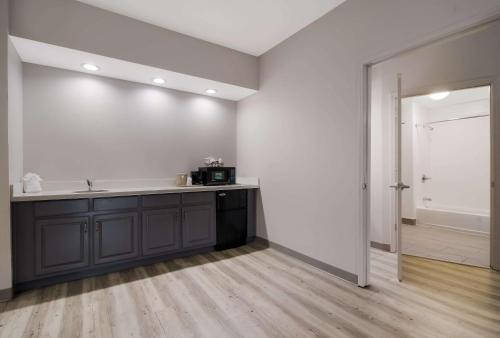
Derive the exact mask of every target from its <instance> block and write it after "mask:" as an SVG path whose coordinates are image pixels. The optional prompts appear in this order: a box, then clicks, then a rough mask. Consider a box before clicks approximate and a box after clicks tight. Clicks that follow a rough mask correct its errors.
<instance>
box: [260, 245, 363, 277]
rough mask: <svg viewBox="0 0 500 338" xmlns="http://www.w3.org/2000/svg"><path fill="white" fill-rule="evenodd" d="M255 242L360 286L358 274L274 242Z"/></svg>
mask: <svg viewBox="0 0 500 338" xmlns="http://www.w3.org/2000/svg"><path fill="white" fill-rule="evenodd" d="M255 242H256V243H260V244H263V245H265V246H267V247H269V248H273V249H276V250H278V251H280V252H282V253H284V254H286V255H289V256H292V257H294V258H296V259H298V260H300V261H302V262H304V263H307V264H309V265H312V266H314V267H315V268H318V269H320V270H323V271H326V272H328V273H330V274H332V275H334V276H336V277H338V278H341V279H344V280H346V281H348V282H351V283H354V284H358V275H356V274H353V273H351V272H348V271H345V270H342V269H340V268H337V267H335V266H333V265H330V264H327V263H324V262H321V261H319V260H317V259H315V258H312V257H309V256H306V255H304V254H301V253H300V252H297V251H295V250H292V249H290V248H287V247H285V246H283V245H280V244H277V243H274V242H272V241H269V240H267V239H265V238H262V237H256V238H255Z"/></svg>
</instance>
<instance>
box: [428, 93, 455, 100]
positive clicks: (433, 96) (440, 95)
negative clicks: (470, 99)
mask: <svg viewBox="0 0 500 338" xmlns="http://www.w3.org/2000/svg"><path fill="white" fill-rule="evenodd" d="M448 95H450V92H439V93H432V94H430V95H429V97H430V98H431V99H432V100H435V101H438V100H442V99H444V98H446V97H448Z"/></svg>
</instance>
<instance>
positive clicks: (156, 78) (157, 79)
mask: <svg viewBox="0 0 500 338" xmlns="http://www.w3.org/2000/svg"><path fill="white" fill-rule="evenodd" d="M153 82H154V83H156V84H165V80H164V79H162V78H161V77H155V78H154V79H153Z"/></svg>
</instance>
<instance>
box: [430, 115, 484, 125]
mask: <svg viewBox="0 0 500 338" xmlns="http://www.w3.org/2000/svg"><path fill="white" fill-rule="evenodd" d="M486 116H490V114H482V115H473V116H466V117H457V118H454V119H448V120H440V121H433V122H428V123H426V125H429V124H435V123H443V122H450V121H458V120H467V119H475V118H477V117H486Z"/></svg>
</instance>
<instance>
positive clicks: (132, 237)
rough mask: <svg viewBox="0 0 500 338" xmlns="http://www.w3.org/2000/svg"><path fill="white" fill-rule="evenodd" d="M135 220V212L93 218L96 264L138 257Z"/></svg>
mask: <svg viewBox="0 0 500 338" xmlns="http://www.w3.org/2000/svg"><path fill="white" fill-rule="evenodd" d="M137 220H138V216H137V213H135V212H132V213H123V214H113V215H101V216H96V217H95V218H94V230H95V236H94V262H95V263H96V264H101V263H108V262H114V261H120V260H126V259H130V258H135V257H137V256H138V255H139V249H138V224H137Z"/></svg>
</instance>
